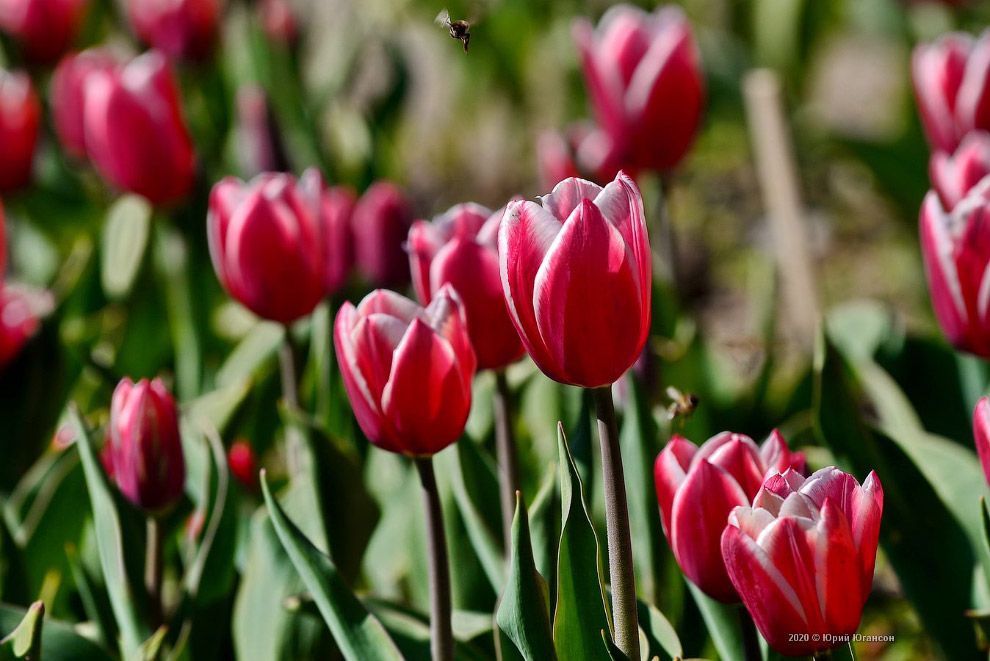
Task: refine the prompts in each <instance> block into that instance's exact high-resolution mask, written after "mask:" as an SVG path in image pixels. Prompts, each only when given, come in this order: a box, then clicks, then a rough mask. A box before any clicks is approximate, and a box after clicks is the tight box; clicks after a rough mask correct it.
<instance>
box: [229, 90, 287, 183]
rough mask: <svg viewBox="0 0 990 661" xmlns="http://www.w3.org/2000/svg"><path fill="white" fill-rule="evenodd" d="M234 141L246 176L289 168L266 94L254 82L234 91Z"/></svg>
mask: <svg viewBox="0 0 990 661" xmlns="http://www.w3.org/2000/svg"><path fill="white" fill-rule="evenodd" d="M237 143H238V147H239V148H240V150H239V152H238V155H239V156H240V160H241V169H242V170H243V171H244V172H245V173H246V174H248V175H249V176H252V177H253V176H255V175H258V174H261V173H262V172H288V171H289V169H290V168H289V162H288V159H287V158H286V156H285V147H284V145H283V144H282V137H281V135H280V134H279V130H278V125H277V124H276V122H275V117H274V116H273V115H272V112H271V108H270V107H269V104H268V96H267V95H266V94H265V91H264V90H263V89H261V87H259V86H257V85H253V84H249V85H243V86H242V87H241V88H240V89H238V90H237Z"/></svg>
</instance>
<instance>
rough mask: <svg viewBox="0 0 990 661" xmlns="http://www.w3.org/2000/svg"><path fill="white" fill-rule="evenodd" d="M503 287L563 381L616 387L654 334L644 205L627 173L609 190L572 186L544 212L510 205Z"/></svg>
mask: <svg viewBox="0 0 990 661" xmlns="http://www.w3.org/2000/svg"><path fill="white" fill-rule="evenodd" d="M498 255H499V266H500V273H501V278H502V288H503V292H504V294H505V301H506V304H507V305H508V308H509V315H510V317H511V319H512V322H513V324H514V325H515V327H516V330H517V331H518V333H519V336H520V338H521V339H522V342H523V346H525V347H526V350H527V351H528V352H529V355H530V356H531V357H532V358H533V360H534V361H535V362H536V364H537V366H539V368H540V369H541V370H543V373H544V374H546V375H547V376H549V377H550V378H551V379H554V380H555V381H559V382H561V383H567V384H571V385H577V386H583V387H586V388H597V387H600V386H605V385H609V384H612V383H614V382H615V381H617V380H618V379H619V377H620V376H622V374H623V373H624V372H625V371H626V370H628V369H629V367H630V366H632V364H633V363H635V362H636V359H637V358H639V354H640V352H642V350H643V346H644V344H645V343H646V337H647V334H648V333H649V329H650V296H651V287H652V264H651V261H650V260H651V253H650V244H649V239H648V238H647V235H646V220H645V218H644V215H643V198H642V197H641V196H640V193H639V189H638V188H637V187H636V184H635V183H634V182H633V180H632V179H630V178H629V177H628V176H626V175H625V174H623V173H620V174H619V175H618V176H617V177H616V178H615V180H614V181H612V182H611V183H610V184H608V185H607V186H606V187H605V188H601V187H600V186H598V185H596V184H593V183H591V182H589V181H584V180H582V179H566V180H564V181H562V182H560V183H559V184H557V186H556V187H555V188H554V189H553V192H552V193H550V194H549V195H545V196H543V197H542V198H540V204H537V203H535V202H528V201H517V202H511V203H509V206H508V207H507V208H506V211H505V216H504V217H503V218H502V226H501V229H500V230H499V243H498Z"/></svg>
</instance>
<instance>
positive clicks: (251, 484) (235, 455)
mask: <svg viewBox="0 0 990 661" xmlns="http://www.w3.org/2000/svg"><path fill="white" fill-rule="evenodd" d="M227 465H228V466H230V473H231V475H233V476H234V477H235V478H236V479H237V481H238V482H240V483H241V484H242V485H244V487H245V488H246V489H251V490H254V489H256V488H257V487H258V462H257V460H256V459H255V457H254V448H252V447H251V444H250V443H249V442H248V441H246V440H244V439H240V440H237V441H234V442H233V443H232V444H231V445H230V449H229V450H227Z"/></svg>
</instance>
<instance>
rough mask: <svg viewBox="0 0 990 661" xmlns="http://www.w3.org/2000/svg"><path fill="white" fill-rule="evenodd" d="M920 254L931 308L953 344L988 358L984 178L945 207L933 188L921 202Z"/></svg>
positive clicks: (988, 224) (989, 218)
mask: <svg viewBox="0 0 990 661" xmlns="http://www.w3.org/2000/svg"><path fill="white" fill-rule="evenodd" d="M920 225H921V228H920V229H921V255H922V257H923V258H924V262H925V272H926V274H927V276H928V289H929V292H930V293H931V298H932V307H933V308H934V309H935V316H936V318H937V319H938V322H939V325H940V326H941V327H942V331H943V332H944V333H945V335H946V337H947V338H948V340H949V342H950V343H952V345H953V346H955V347H956V348H957V349H960V350H962V351H968V352H969V353H972V354H975V355H977V356H980V357H983V358H990V299H988V297H987V296H986V295H985V291H984V289H985V288H984V285H983V283H984V281H985V280H986V277H987V267H988V265H990V177H987V178H984V179H983V181H982V182H980V183H979V184H978V185H977V186H976V187H975V188H973V189H972V190H971V191H970V192H969V194H968V195H967V196H966V197H965V198H963V200H962V201H961V202H959V203H958V204H957V205H956V207H955V209H953V211H952V212H951V213H949V212H947V211H946V210H945V209H944V208H943V207H942V203H941V202H940V201H939V199H938V195H936V194H935V192H934V191H929V193H928V195H927V196H926V197H925V201H924V203H923V204H922V207H921V223H920Z"/></svg>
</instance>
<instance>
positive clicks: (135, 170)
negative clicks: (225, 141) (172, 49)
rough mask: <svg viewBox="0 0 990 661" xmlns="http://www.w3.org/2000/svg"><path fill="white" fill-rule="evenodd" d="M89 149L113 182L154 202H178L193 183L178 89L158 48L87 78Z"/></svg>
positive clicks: (191, 155) (192, 157) (85, 117)
mask: <svg viewBox="0 0 990 661" xmlns="http://www.w3.org/2000/svg"><path fill="white" fill-rule="evenodd" d="M84 96H85V103H84V107H85V109H84V114H83V122H84V125H85V141H86V151H87V152H88V153H89V157H90V159H91V160H92V162H93V165H94V166H96V169H97V170H98V171H99V172H100V174H102V175H103V176H104V177H105V178H106V179H107V180H108V181H109V182H110V183H111V184H113V185H114V186H117V187H118V188H121V189H123V190H127V191H131V192H133V193H137V194H139V195H143V196H144V197H146V198H148V200H149V201H150V202H152V203H154V204H166V203H169V202H174V201H176V200H178V199H180V198H182V197H185V195H186V194H187V193H188V192H189V190H190V188H192V184H193V175H194V171H195V155H194V153H193V146H192V141H191V139H190V137H189V132H188V130H187V128H186V125H185V121H184V119H183V113H182V108H181V101H180V97H179V89H178V87H177V86H176V82H175V79H174V77H173V75H172V72H171V70H170V69H169V65H168V61H167V60H166V59H165V57H164V56H163V55H162V54H161V53H158V52H156V51H151V52H149V53H145V54H144V55H141V56H140V57H137V58H135V59H133V60H131V61H130V62H129V63H128V64H126V65H125V66H122V67H119V68H118V69H116V70H114V71H112V72H110V71H94V72H92V73H91V74H89V75H88V76H87V77H86V91H85V95H84Z"/></svg>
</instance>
